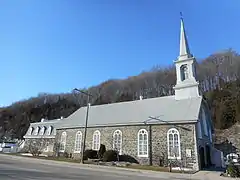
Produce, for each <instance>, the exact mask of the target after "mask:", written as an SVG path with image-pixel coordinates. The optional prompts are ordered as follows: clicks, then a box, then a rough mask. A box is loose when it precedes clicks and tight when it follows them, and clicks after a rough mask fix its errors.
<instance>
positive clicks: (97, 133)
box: [92, 130, 101, 151]
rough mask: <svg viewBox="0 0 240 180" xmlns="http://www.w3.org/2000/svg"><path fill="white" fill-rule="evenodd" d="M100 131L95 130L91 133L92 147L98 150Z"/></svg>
mask: <svg viewBox="0 0 240 180" xmlns="http://www.w3.org/2000/svg"><path fill="white" fill-rule="evenodd" d="M100 136H101V134H100V131H98V130H96V131H94V133H93V142H92V149H93V150H96V151H98V150H99V148H100Z"/></svg>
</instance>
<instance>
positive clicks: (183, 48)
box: [178, 17, 192, 60]
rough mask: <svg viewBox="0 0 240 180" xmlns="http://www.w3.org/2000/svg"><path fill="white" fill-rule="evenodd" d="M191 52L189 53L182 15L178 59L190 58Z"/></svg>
mask: <svg viewBox="0 0 240 180" xmlns="http://www.w3.org/2000/svg"><path fill="white" fill-rule="evenodd" d="M191 57H192V54H191V53H190V49H189V46H188V40H187V36H186V32H185V27H184V21H183V17H181V30H180V52H179V58H178V59H179V60H181V59H186V58H191Z"/></svg>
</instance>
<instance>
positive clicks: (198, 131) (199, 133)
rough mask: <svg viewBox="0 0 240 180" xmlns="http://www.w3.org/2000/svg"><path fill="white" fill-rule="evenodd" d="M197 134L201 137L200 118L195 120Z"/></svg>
mask: <svg viewBox="0 0 240 180" xmlns="http://www.w3.org/2000/svg"><path fill="white" fill-rule="evenodd" d="M197 135H198V138H202V125H201V120H199V121H198V122H197Z"/></svg>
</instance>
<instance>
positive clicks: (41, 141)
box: [21, 138, 56, 156]
mask: <svg viewBox="0 0 240 180" xmlns="http://www.w3.org/2000/svg"><path fill="white" fill-rule="evenodd" d="M55 141H56V140H55V138H30V139H25V144H24V147H23V149H22V150H21V151H22V152H29V148H30V146H37V148H38V149H39V150H40V151H41V152H42V154H46V155H49V156H52V155H53V154H54V146H55ZM47 146H48V151H46V148H47Z"/></svg>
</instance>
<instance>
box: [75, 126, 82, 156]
mask: <svg viewBox="0 0 240 180" xmlns="http://www.w3.org/2000/svg"><path fill="white" fill-rule="evenodd" d="M81 145H82V132H81V131H78V132H77V133H76V137H75V148H74V152H75V153H80V152H81Z"/></svg>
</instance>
